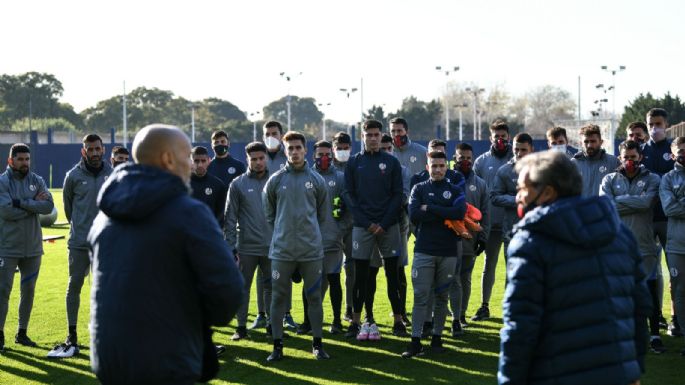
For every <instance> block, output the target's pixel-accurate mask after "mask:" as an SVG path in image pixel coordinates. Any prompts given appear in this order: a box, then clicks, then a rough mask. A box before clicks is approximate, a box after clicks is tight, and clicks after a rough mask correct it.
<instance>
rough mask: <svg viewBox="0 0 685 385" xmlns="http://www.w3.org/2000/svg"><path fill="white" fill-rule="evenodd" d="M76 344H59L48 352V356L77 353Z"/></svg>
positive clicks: (60, 356)
mask: <svg viewBox="0 0 685 385" xmlns="http://www.w3.org/2000/svg"><path fill="white" fill-rule="evenodd" d="M78 351H79V350H78V346H76V345H72V344H59V345H57V346H55V347H54V348H53V349H52V350H50V352H48V358H69V357H73V356H75V355H76V354H78Z"/></svg>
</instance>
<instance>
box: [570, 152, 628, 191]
mask: <svg viewBox="0 0 685 385" xmlns="http://www.w3.org/2000/svg"><path fill="white" fill-rule="evenodd" d="M571 161H572V162H573V163H575V164H576V166H577V167H578V171H580V175H581V176H582V177H583V193H582V195H583V196H584V197H591V196H597V195H599V187H600V185H601V184H602V179H603V178H604V176H606V175H607V174H610V173H612V172H614V171H616V168H618V166H620V165H621V162H620V161H619V160H618V158H617V157H615V156H613V155H611V154H607V153H606V151H604V149H602V150H600V151H599V153H598V154H597V155H595V156H593V157H592V158H590V157H588V156H587V155H585V153H584V152H582V151H579V152H578V153H576V155H574V156H573V158H572V159H571Z"/></svg>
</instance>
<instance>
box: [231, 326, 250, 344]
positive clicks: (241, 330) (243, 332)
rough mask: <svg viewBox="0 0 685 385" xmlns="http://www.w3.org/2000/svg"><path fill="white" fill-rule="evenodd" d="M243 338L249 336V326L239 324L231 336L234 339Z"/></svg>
mask: <svg viewBox="0 0 685 385" xmlns="http://www.w3.org/2000/svg"><path fill="white" fill-rule="evenodd" d="M243 338H247V328H246V327H245V326H238V327H237V328H236V329H235V333H233V336H232V337H231V340H232V341H240V340H242V339H243Z"/></svg>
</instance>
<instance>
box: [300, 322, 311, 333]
mask: <svg viewBox="0 0 685 385" xmlns="http://www.w3.org/2000/svg"><path fill="white" fill-rule="evenodd" d="M311 331H312V325H310V324H309V322H302V323H301V324H300V326H298V327H297V332H296V333H297V335H303V334H308V333H310V332H311Z"/></svg>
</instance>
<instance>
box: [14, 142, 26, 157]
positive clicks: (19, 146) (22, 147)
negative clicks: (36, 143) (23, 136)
mask: <svg viewBox="0 0 685 385" xmlns="http://www.w3.org/2000/svg"><path fill="white" fill-rule="evenodd" d="M30 153H31V149H29V146H28V145H26V144H24V143H15V144H13V145H12V147H10V158H16V157H17V154H30Z"/></svg>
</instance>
